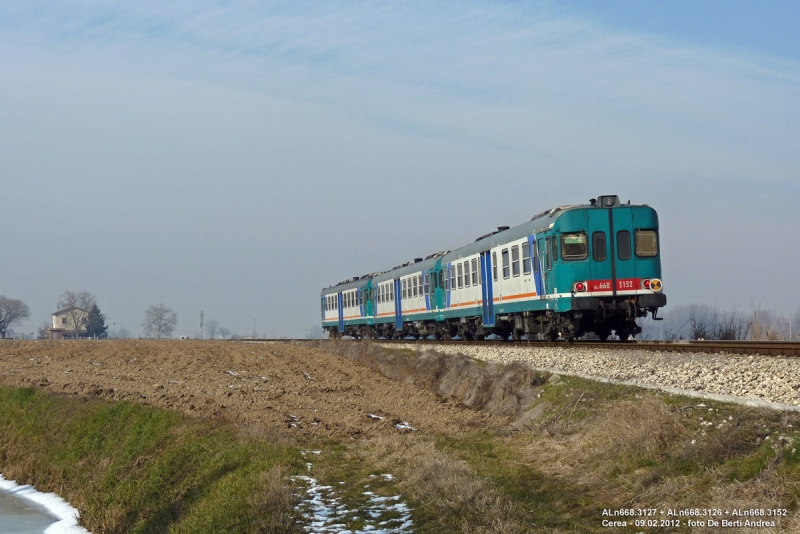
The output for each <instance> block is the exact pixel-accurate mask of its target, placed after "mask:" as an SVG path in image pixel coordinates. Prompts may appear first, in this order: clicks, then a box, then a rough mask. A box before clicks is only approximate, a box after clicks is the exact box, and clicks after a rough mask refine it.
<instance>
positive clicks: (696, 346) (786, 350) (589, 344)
mask: <svg viewBox="0 0 800 534" xmlns="http://www.w3.org/2000/svg"><path fill="white" fill-rule="evenodd" d="M241 341H245V342H251V343H253V342H255V343H258V342H261V343H280V342H290V341H308V340H307V339H306V340H303V339H285V338H280V339H246V340H241ZM380 342H381V343H386V344H392V343H416V344H420V345H441V344H454V345H468V346H487V347H527V346H530V347H556V348H563V349H570V348H573V347H580V348H585V349H622V350H649V351H653V352H705V353H716V354H718V353H723V354H748V355H749V354H760V355H762V356H800V342H797V341H575V342H574V343H567V342H566V341H555V342H552V341H502V340H494V341H437V340H433V339H418V340H410V339H381V340H380Z"/></svg>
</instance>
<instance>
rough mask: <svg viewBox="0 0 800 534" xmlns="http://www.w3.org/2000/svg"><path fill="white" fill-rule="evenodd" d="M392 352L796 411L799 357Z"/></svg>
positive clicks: (453, 349)
mask: <svg viewBox="0 0 800 534" xmlns="http://www.w3.org/2000/svg"><path fill="white" fill-rule="evenodd" d="M385 346H386V347H390V348H404V349H412V350H434V351H437V352H442V353H446V354H458V353H460V354H464V355H466V356H470V357H473V358H477V359H479V360H484V361H487V362H499V363H511V362H514V361H519V362H522V363H526V364H528V365H530V366H531V367H533V368H535V369H543V370H549V371H555V372H562V373H564V374H573V375H581V376H589V377H598V378H605V379H611V380H614V381H621V382H626V383H633V384H636V385H642V386H651V387H658V388H665V389H673V388H674V389H682V390H689V391H697V392H704V393H710V394H715V395H724V396H731V397H739V398H744V399H753V400H756V401H765V402H769V403H777V404H783V405H789V406H800V358H787V357H781V356H741V355H736V354H721V353H720V354H705V353H697V352H652V351H645V350H630V349H622V350H615V349H589V348H576V347H572V348H569V347H564V348H562V347H503V346H497V347H493V346H466V345H458V344H441V345H439V344H432V345H415V344H413V343H406V344H390V345H385Z"/></svg>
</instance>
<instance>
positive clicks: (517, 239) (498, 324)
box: [321, 195, 667, 340]
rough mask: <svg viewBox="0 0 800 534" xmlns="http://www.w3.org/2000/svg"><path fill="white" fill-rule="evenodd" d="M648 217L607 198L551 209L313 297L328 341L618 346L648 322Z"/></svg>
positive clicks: (653, 253)
mask: <svg viewBox="0 0 800 534" xmlns="http://www.w3.org/2000/svg"><path fill="white" fill-rule="evenodd" d="M662 289H663V288H662V282H661V258H660V249H659V234H658V215H657V214H656V212H655V210H654V209H653V208H651V207H649V206H647V205H631V204H630V202H628V204H624V205H623V204H621V203H620V201H619V197H617V196H616V195H608V196H601V197H598V198H597V199H591V201H590V203H589V204H586V205H569V206H561V207H558V208H554V209H551V210H548V211H545V212H542V213H540V214H538V215H536V216H534V217H533V218H532V219H531V220H530V221H528V222H526V223H524V224H521V225H519V226H515V227H513V228H509V227H507V226H504V227H499V228H498V229H497V231H496V232H492V233H490V234H486V235H484V236H482V237H480V238H478V239H477V240H476V241H475V242H474V243H471V244H469V245H466V246H464V247H461V248H459V249H457V250H453V251H443V252H437V253H435V254H431V255H430V256H428V257H427V258H424V259H422V258H417V259H416V260H415V261H414V262H413V263H412V262H409V263H406V264H403V265H398V266H397V267H394V268H393V269H390V270H388V271H385V272H381V273H373V274H368V275H365V276H361V277H356V278H352V279H350V280H346V281H344V282H340V283H339V284H337V285H335V286H332V287H329V288H327V289H325V290H323V291H322V295H321V306H322V327H323V328H324V329H325V330H326V331H328V332H329V334H330V336H331V337H340V336H343V335H345V336H352V337H355V338H380V337H383V338H386V339H390V338H394V339H398V338H406V337H409V336H411V337H415V338H419V337H423V338H427V337H428V336H434V337H435V338H436V339H451V338H453V337H455V336H459V337H461V338H462V339H467V340H474V339H477V340H480V339H484V338H485V337H486V336H488V335H491V334H495V335H498V336H500V337H501V338H503V339H508V338H509V337H511V338H513V339H521V338H522V336H526V338H527V339H540V338H543V339H550V340H555V339H557V338H558V337H559V336H561V337H563V338H565V339H568V340H573V339H575V338H578V337H581V336H582V335H584V334H585V333H588V332H593V333H594V334H596V335H597V336H598V337H599V338H600V339H607V338H608V336H609V335H611V333H612V332H614V333H616V334H617V335H618V336H619V338H620V339H628V338H629V336H631V335H635V334H637V333H639V332H640V331H641V328H640V327H639V325H637V324H636V319H637V318H638V317H646V316H647V315H648V313H649V314H650V315H651V316H652V317H653V318H654V319H657V318H658V309H659V308H661V307H663V306H665V305H666V303H667V297H666V295H665V294H664V293H663V292H662Z"/></svg>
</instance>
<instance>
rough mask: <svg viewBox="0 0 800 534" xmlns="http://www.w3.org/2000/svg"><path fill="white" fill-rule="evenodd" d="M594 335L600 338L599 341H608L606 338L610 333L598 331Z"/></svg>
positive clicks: (608, 331)
mask: <svg viewBox="0 0 800 534" xmlns="http://www.w3.org/2000/svg"><path fill="white" fill-rule="evenodd" d="M595 335H597V337H599V338H600V341H608V336H610V335H611V331H610V330H600V331H598V332H595Z"/></svg>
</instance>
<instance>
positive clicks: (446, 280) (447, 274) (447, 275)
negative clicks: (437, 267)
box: [442, 267, 450, 291]
mask: <svg viewBox="0 0 800 534" xmlns="http://www.w3.org/2000/svg"><path fill="white" fill-rule="evenodd" d="M443 272H444V286H442V287H444V290H445V291H450V267H445V268H444V271H443Z"/></svg>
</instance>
